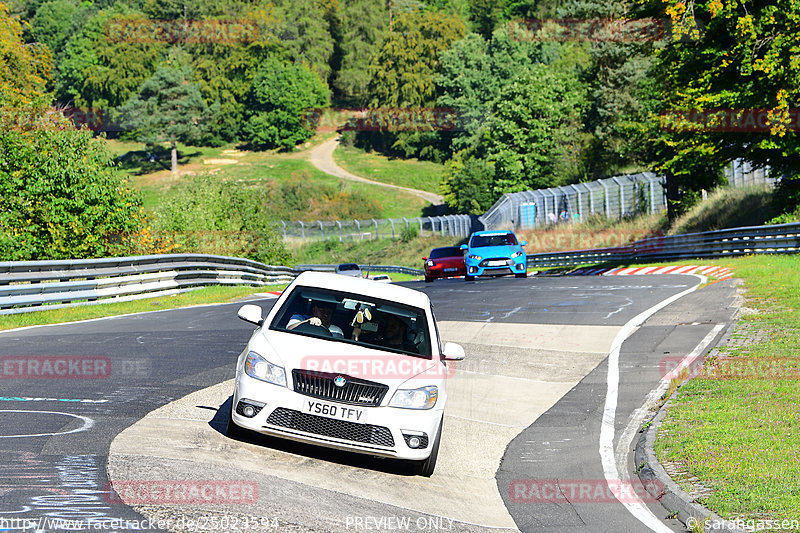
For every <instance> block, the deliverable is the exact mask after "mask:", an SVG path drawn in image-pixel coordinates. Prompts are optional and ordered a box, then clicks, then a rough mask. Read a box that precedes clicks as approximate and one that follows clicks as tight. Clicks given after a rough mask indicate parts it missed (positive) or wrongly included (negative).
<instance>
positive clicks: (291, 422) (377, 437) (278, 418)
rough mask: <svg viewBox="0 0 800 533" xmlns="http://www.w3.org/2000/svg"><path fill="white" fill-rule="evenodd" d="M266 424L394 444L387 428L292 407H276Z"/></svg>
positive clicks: (328, 435) (338, 436)
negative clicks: (297, 409)
mask: <svg viewBox="0 0 800 533" xmlns="http://www.w3.org/2000/svg"><path fill="white" fill-rule="evenodd" d="M267 424H272V425H273V426H280V427H284V428H289V429H294V430H297V431H303V432H305V433H313V434H314V435H322V436H325V437H332V438H334V439H341V440H349V441H353V442H361V443H364V444H372V445H375V446H386V447H389V448H391V447H393V446H394V438H393V437H392V432H391V431H389V428H385V427H383V426H373V425H371V424H356V423H355V422H347V421H345V420H335V419H333V418H327V417H324V416H316V415H310V414H307V413H301V412H300V411H295V410H293V409H286V408H284V407H278V408H277V409H275V410H274V411H272V414H270V415H269V418H267Z"/></svg>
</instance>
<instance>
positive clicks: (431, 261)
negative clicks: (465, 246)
mask: <svg viewBox="0 0 800 533" xmlns="http://www.w3.org/2000/svg"><path fill="white" fill-rule="evenodd" d="M422 259H423V260H424V261H425V282H426V283H430V282H431V281H433V280H435V279H436V278H453V277H456V276H463V275H464V274H466V273H467V266H466V264H465V263H464V252H463V251H462V250H461V248H459V247H458V246H444V247H442V248H434V249H433V250H431V255H430V257H423V258H422Z"/></svg>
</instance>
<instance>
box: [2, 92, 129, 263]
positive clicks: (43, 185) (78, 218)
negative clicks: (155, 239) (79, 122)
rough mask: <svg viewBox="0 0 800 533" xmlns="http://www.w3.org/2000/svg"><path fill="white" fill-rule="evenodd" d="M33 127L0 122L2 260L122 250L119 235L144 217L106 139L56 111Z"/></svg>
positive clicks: (36, 111)
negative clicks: (96, 136)
mask: <svg viewBox="0 0 800 533" xmlns="http://www.w3.org/2000/svg"><path fill="white" fill-rule="evenodd" d="M29 113H30V114H31V115H35V114H39V113H41V110H40V109H37V108H35V107H31V108H30V110H29ZM30 125H31V126H33V127H14V128H8V127H3V128H0V154H2V157H0V258H2V260H4V261H28V260H44V259H72V258H81V257H105V256H109V255H116V254H118V253H120V252H122V253H124V252H125V251H124V250H123V249H122V248H120V246H119V245H118V244H117V241H118V240H119V236H123V235H127V234H130V233H134V232H137V231H139V230H140V229H141V228H142V224H143V220H144V216H143V213H142V211H141V200H140V197H139V195H138V193H136V192H134V191H133V190H131V189H130V188H129V187H128V186H127V184H126V183H125V182H124V181H123V179H122V177H121V175H120V174H119V172H118V171H116V170H115V168H114V164H113V162H112V160H111V156H110V155H109V154H108V152H107V151H106V148H105V144H104V143H103V142H102V141H99V140H96V139H92V135H91V133H90V132H87V131H76V130H75V129H74V128H73V127H72V125H71V124H70V123H69V122H68V121H66V119H64V118H63V117H61V115H60V114H51V115H50V116H47V117H45V116H41V120H37V121H35V123H33V124H30Z"/></svg>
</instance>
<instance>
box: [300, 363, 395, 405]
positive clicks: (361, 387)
mask: <svg viewBox="0 0 800 533" xmlns="http://www.w3.org/2000/svg"><path fill="white" fill-rule="evenodd" d="M337 377H338V378H344V379H345V380H346V383H345V384H344V385H343V386H341V387H338V386H336V385H335V383H334V380H335V379H336V378H337ZM292 378H293V380H294V391H295V392H296V393H298V394H304V395H306V396H311V397H312V398H320V399H322V400H332V401H334V402H339V403H346V404H350V405H364V406H367V407H376V406H378V405H380V404H381V401H383V397H384V396H385V395H386V392H387V391H388V390H389V386H388V385H384V384H382V383H374V382H372V381H366V380H363V379H357V378H351V377H349V376H345V375H344V374H331V373H326V372H314V371H311V370H300V369H295V370H292Z"/></svg>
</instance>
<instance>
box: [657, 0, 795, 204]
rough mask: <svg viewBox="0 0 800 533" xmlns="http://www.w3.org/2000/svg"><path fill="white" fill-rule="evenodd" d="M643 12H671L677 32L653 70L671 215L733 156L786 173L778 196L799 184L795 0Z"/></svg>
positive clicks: (672, 5)
mask: <svg viewBox="0 0 800 533" xmlns="http://www.w3.org/2000/svg"><path fill="white" fill-rule="evenodd" d="M649 8H650V9H651V10H652V12H653V13H654V16H662V15H666V16H669V17H670V18H671V19H672V22H673V26H674V29H675V31H674V33H673V35H672V36H671V37H672V39H671V40H670V42H669V43H667V45H666V46H665V47H664V48H663V49H662V50H660V51H659V52H658V53H657V62H658V63H657V66H656V68H655V69H654V72H656V73H657V74H658V80H657V81H658V87H659V89H660V92H659V96H660V99H661V101H662V106H663V108H662V116H661V120H660V127H661V128H662V132H661V134H660V135H659V136H658V137H656V138H655V139H654V142H655V143H656V146H657V149H658V150H659V157H660V158H661V161H660V164H659V170H661V171H662V172H664V173H665V174H666V176H667V179H668V183H667V190H668V199H669V208H670V209H669V214H670V217H671V218H674V217H676V216H678V215H679V214H680V212H681V210H683V209H686V208H687V207H688V206H689V205H690V203H691V202H690V201H689V202H687V201H685V200H686V199H687V198H688V199H691V198H692V197H696V196H698V195H699V190H700V189H705V188H709V187H713V186H714V185H715V184H717V183H720V181H721V180H722V172H721V169H722V167H723V166H724V165H725V164H727V163H728V162H729V161H730V160H732V159H737V158H741V159H744V160H746V161H749V162H750V163H752V164H753V165H754V166H755V167H764V166H767V165H768V166H769V167H770V168H771V169H772V172H773V175H777V176H783V179H784V181H785V182H786V185H784V193H786V192H787V191H786V189H787V188H788V189H792V188H793V187H792V186H791V185H788V184H790V183H794V184H796V185H795V187H794V188H796V189H798V190H800V172H798V170H797V169H798V168H800V143H798V142H797V138H796V133H795V131H796V120H797V119H796V111H795V112H794V113H795V115H794V120H795V122H794V124H795V126H794V129H795V130H794V131H793V130H792V119H793V116H792V111H791V110H792V109H796V108H797V107H798V103H800V61H798V55H797V50H798V49H800V32H798V31H797V27H798V22H800V1H798V0H769V1H766V2H751V1H744V2H733V3H730V2H729V3H722V2H719V1H717V0H709V1H702V2H691V3H689V4H687V3H685V2H683V1H678V0H669V1H667V2H666V3H661V2H657V3H656V2H653V3H652V4H649ZM698 28H702V31H700V30H699V29H698ZM693 110H694V111H695V112H697V111H709V110H711V111H713V110H717V111H718V112H717V113H711V114H702V113H701V114H697V113H694V114H693V113H691V111H693ZM754 115H755V117H756V118H759V119H763V122H762V124H761V126H758V121H754V124H755V126H756V127H752V128H751V127H749V126H748V124H747V120H748V119H747V117H748V116H749V117H750V119H753V118H754ZM698 117H699V118H698ZM787 207H788V208H790V206H787Z"/></svg>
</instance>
